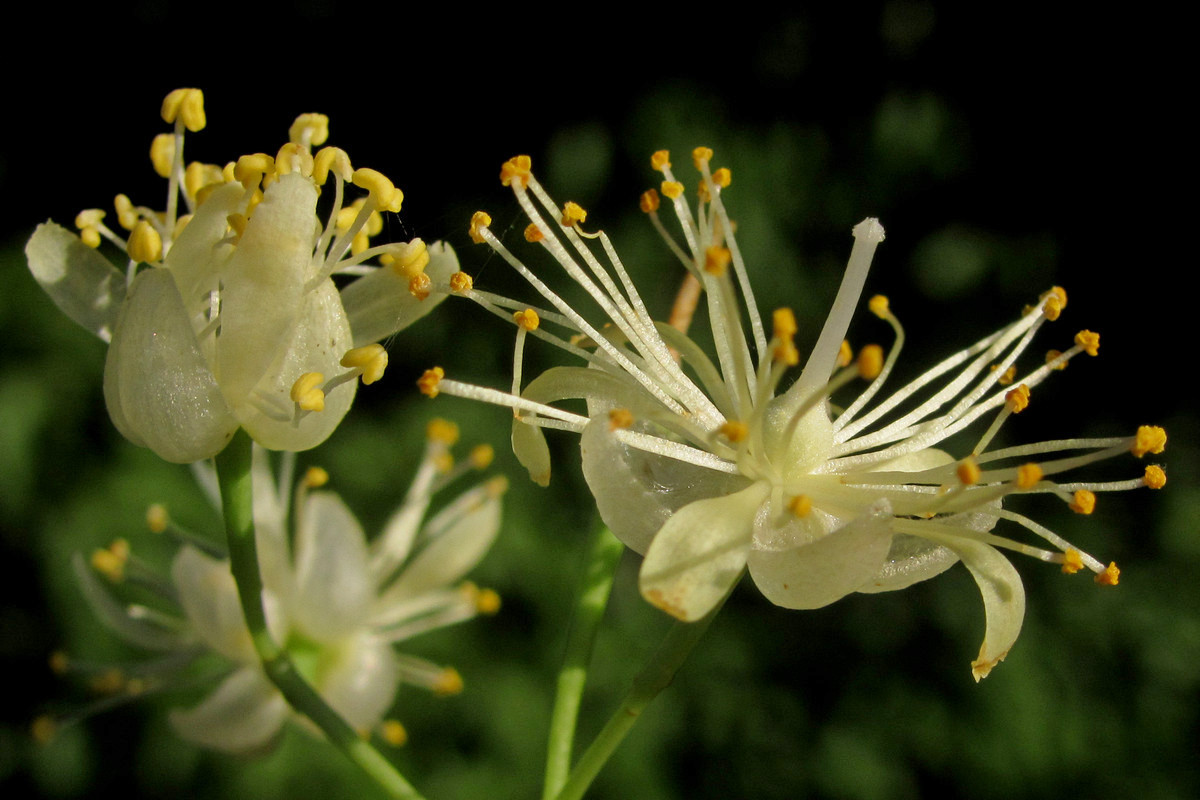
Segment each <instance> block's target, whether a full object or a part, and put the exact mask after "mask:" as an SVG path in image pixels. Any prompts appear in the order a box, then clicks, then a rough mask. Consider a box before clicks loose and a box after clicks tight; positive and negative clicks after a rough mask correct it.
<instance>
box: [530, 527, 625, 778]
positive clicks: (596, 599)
mask: <svg viewBox="0 0 1200 800" xmlns="http://www.w3.org/2000/svg"><path fill="white" fill-rule="evenodd" d="M589 545H590V546H589V553H588V562H587V568H586V570H585V571H584V574H583V580H582V581H581V583H580V592H579V602H578V604H577V605H576V607H575V618H574V620H572V623H571V630H570V632H569V633H568V634H567V651H566V654H565V655H564V657H563V666H562V669H561V670H560V671H559V673H558V687H557V692H556V694H555V697H554V711H553V712H552V713H551V716H550V736H549V742H548V744H547V746H546V782H545V787H544V789H543V790H542V798H543V800H553V798H554V797H555V796H557V795H558V793H559V792H560V791H561V790H562V787H563V785H564V784H566V782H567V776H568V774H569V773H570V771H571V748H572V745H573V744H574V740H575V724H576V720H577V719H578V718H579V703H580V700H581V699H582V697H583V687H584V685H585V684H586V683H587V671H588V664H590V663H591V660H592V646H593V645H594V644H595V641H596V632H597V630H599V628H600V621H601V619H603V617H604V609H605V607H606V606H607V605H608V595H609V592H610V590H611V589H612V582H613V572H614V571H615V570H616V568H617V562H618V561H620V559H621V553H622V552H623V551H624V550H625V545H623V544H622V543H621V542H620V541H619V540H618V539H617V538H616V537H615V536H613V535H612V533H611V532H610V531H609V530H608V528H607V527H605V526H604V525H602V524H598V525H596V526H595V530H594V532H593V533H592V537H591V542H590V543H589Z"/></svg>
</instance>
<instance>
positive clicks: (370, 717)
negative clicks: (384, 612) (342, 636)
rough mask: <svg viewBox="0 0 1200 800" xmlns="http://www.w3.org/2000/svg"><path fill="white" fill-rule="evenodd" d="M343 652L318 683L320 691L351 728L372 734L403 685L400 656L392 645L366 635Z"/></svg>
mask: <svg viewBox="0 0 1200 800" xmlns="http://www.w3.org/2000/svg"><path fill="white" fill-rule="evenodd" d="M341 648H342V650H341V653H340V654H339V657H338V659H337V661H336V662H335V663H333V665H332V666H331V667H330V668H329V670H328V671H327V672H324V673H322V674H321V676H320V678H319V679H318V680H319V686H318V689H319V690H320V692H321V696H322V697H323V698H325V701H326V702H327V703H329V705H331V706H332V707H333V709H334V710H335V711H337V712H338V713H339V714H341V715H342V717H343V718H344V719H345V720H346V722H348V723H350V727H352V728H354V729H355V730H359V731H369V730H371V729H372V728H374V727H375V726H376V725H378V724H379V722H380V720H382V719H383V715H384V714H386V713H387V711H388V709H389V708H391V706H392V701H393V700H394V699H395V697H396V687H397V686H398V685H399V683H400V675H399V669H398V668H397V666H396V655H395V653H394V652H393V651H392V648H391V645H389V644H387V643H385V642H380V641H378V640H376V639H375V638H374V637H372V636H370V635H369V634H367V633H366V632H362V633H360V634H359V635H357V636H355V637H353V638H352V639H351V640H350V641H348V642H345V643H344V644H342V645H341Z"/></svg>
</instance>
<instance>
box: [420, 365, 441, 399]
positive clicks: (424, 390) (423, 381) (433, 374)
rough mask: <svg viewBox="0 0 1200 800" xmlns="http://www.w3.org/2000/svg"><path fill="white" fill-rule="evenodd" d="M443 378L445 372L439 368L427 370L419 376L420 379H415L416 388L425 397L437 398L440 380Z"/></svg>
mask: <svg viewBox="0 0 1200 800" xmlns="http://www.w3.org/2000/svg"><path fill="white" fill-rule="evenodd" d="M445 377H446V371H445V370H444V369H442V368H441V367H434V368H433V369H427V370H425V372H424V373H423V374H422V375H421V377H420V378H418V379H417V388H418V389H420V390H421V394H423V395H425V396H426V397H437V396H438V386H439V384H441V382H442V378H445Z"/></svg>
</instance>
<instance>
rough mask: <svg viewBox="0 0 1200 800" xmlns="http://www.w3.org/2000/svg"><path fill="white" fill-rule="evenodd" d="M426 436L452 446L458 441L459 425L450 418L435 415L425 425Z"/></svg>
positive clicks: (430, 439)
mask: <svg viewBox="0 0 1200 800" xmlns="http://www.w3.org/2000/svg"><path fill="white" fill-rule="evenodd" d="M425 438H426V439H428V440H429V441H431V442H438V443H439V444H442V445H445V446H446V447H450V446H452V445H454V443H455V442H457V441H458V425H456V424H455V423H453V422H451V421H450V420H448V419H442V418H441V417H434V418H433V419H431V420H429V424H428V425H426V426H425Z"/></svg>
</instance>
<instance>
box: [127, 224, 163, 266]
mask: <svg viewBox="0 0 1200 800" xmlns="http://www.w3.org/2000/svg"><path fill="white" fill-rule="evenodd" d="M125 252H127V253H128V254H129V257H130V258H131V259H132V260H134V261H141V262H144V263H147V264H151V263H154V262H156V261H158V260H160V259H161V258H162V256H163V241H162V236H160V235H159V233H158V231H156V230H155V229H154V228H153V227H151V226H150V223H149V222H146V220H144V219H143V220H138V223H137V224H136V225H134V226H133V231H132V232H131V233H130V234H129V243H128V244H127V245H126V246H125Z"/></svg>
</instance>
